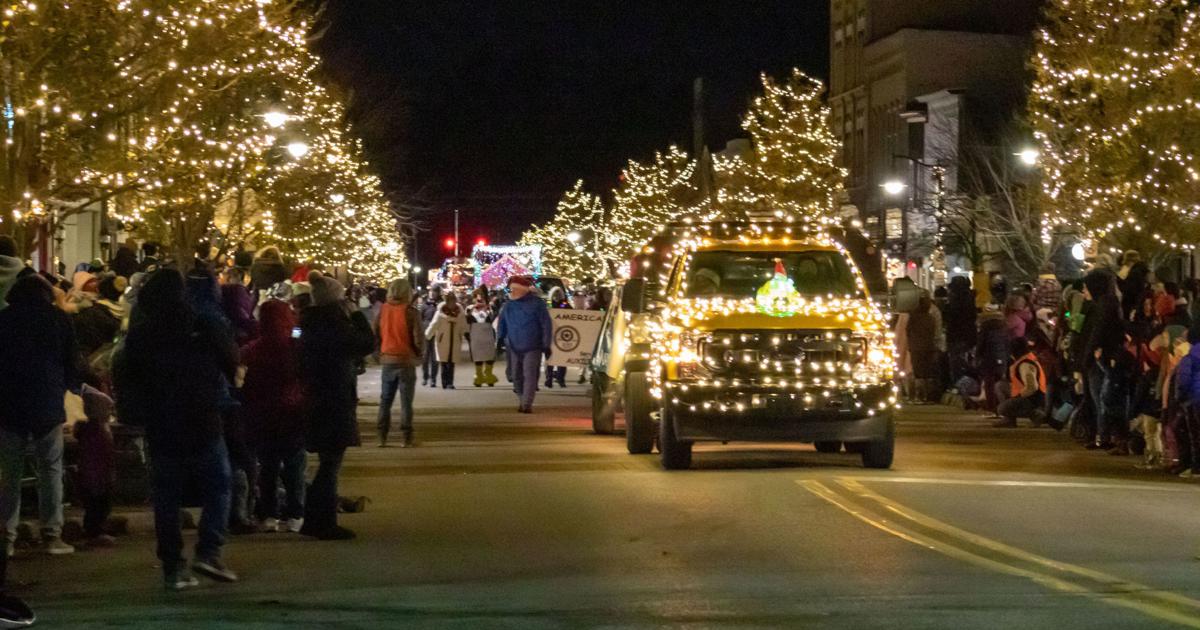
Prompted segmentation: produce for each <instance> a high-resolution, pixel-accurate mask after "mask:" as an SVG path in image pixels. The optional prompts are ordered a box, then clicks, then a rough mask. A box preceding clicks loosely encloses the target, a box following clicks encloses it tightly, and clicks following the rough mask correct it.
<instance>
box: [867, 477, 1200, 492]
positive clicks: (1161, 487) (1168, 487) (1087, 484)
mask: <svg viewBox="0 0 1200 630" xmlns="http://www.w3.org/2000/svg"><path fill="white" fill-rule="evenodd" d="M847 478H848V479H851V478H852V479H857V480H858V481H881V482H884V483H911V484H930V485H946V486H997V487H1006V488H1068V489H1083V490H1089V489H1090V490H1152V491H1157V492H1191V493H1200V488H1195V487H1191V486H1184V485H1180V484H1171V483H1162V484H1149V483H1106V482H1091V481H1032V480H1030V481H1025V480H1018V479H953V478H940V479H939V478H931V477H881V476H861V477H859V476H856V477H847Z"/></svg>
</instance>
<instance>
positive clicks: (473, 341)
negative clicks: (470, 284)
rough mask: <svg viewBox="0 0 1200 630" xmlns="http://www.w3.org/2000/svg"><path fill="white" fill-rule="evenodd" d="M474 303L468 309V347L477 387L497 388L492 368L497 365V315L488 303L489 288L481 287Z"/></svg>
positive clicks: (475, 295)
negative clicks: (473, 365)
mask: <svg viewBox="0 0 1200 630" xmlns="http://www.w3.org/2000/svg"><path fill="white" fill-rule="evenodd" d="M472 295H473V296H474V302H472V303H471V308H469V309H467V321H468V322H469V323H470V326H469V328H468V332H467V335H468V340H467V345H468V346H469V347H470V348H471V360H472V361H474V362H475V387H482V386H484V385H487V386H488V387H495V386H496V381H497V379H496V375H495V374H493V373H492V368H493V366H494V365H495V363H496V329H495V328H494V327H493V324H494V322H495V320H496V314H495V312H494V311H492V306H491V304H489V303H488V295H487V287H479V288H478V289H475V292H474V293H473V294H472Z"/></svg>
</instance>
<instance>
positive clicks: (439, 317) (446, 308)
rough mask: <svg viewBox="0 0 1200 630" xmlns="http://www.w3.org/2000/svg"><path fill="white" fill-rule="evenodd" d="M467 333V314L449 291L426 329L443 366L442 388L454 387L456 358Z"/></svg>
mask: <svg viewBox="0 0 1200 630" xmlns="http://www.w3.org/2000/svg"><path fill="white" fill-rule="evenodd" d="M466 334H467V314H466V313H465V312H463V309H462V307H461V306H459V305H458V298H457V297H455V295H454V293H447V294H446V298H445V301H443V302H442V305H441V306H439V307H438V309H437V312H436V313H434V315H433V321H431V322H429V327H428V328H426V329H425V337H426V338H428V339H432V340H433V342H434V344H433V351H434V352H435V353H436V354H437V360H438V365H439V366H441V371H442V389H454V359H455V357H456V356H457V355H458V353H459V352H460V351H461V349H462V341H463V336H464V335H466Z"/></svg>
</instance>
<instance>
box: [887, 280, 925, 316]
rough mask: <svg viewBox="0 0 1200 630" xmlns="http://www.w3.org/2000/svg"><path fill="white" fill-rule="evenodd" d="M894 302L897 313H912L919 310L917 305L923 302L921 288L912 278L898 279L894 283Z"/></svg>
mask: <svg viewBox="0 0 1200 630" xmlns="http://www.w3.org/2000/svg"><path fill="white" fill-rule="evenodd" d="M892 300H893V302H894V303H895V311H896V312H897V313H911V312H913V311H915V310H917V303H918V302H920V301H921V288H920V287H918V286H917V284H916V283H915V282H913V281H912V278H896V280H895V281H894V282H892Z"/></svg>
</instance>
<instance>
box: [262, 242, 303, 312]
mask: <svg viewBox="0 0 1200 630" xmlns="http://www.w3.org/2000/svg"><path fill="white" fill-rule="evenodd" d="M287 279H288V274H287V268H286V267H284V266H283V256H281V255H280V254H279V249H278V248H276V247H264V248H262V249H260V250H258V252H256V253H255V254H254V261H253V262H251V263H250V288H251V290H253V294H254V297H256V298H258V300H256V301H257V302H261V301H262V300H263V297H262V292H263V291H270V290H271V287H273V286H275V285H276V284H279V283H280V282H283V281H284V280H287ZM301 280H303V278H301Z"/></svg>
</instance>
